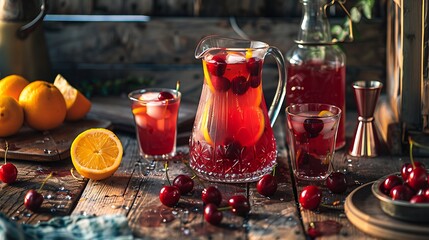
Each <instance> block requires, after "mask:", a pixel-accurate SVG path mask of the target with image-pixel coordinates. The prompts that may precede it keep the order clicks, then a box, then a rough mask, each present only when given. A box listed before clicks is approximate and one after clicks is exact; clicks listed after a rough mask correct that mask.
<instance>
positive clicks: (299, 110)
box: [286, 103, 341, 180]
mask: <svg viewBox="0 0 429 240" xmlns="http://www.w3.org/2000/svg"><path fill="white" fill-rule="evenodd" d="M340 116H341V109H340V108H338V107H336V106H334V105H329V104H321V103H307V104H293V105H290V106H288V107H287V108H286V117H287V123H286V125H287V126H286V127H287V131H288V144H289V152H290V159H291V163H292V170H293V172H294V174H295V176H296V177H297V178H299V179H305V180H323V179H325V178H326V177H327V176H328V175H329V174H330V172H331V171H332V160H333V156H334V151H335V140H336V137H337V131H338V125H339V121H340Z"/></svg>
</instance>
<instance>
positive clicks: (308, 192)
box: [298, 185, 322, 210]
mask: <svg viewBox="0 0 429 240" xmlns="http://www.w3.org/2000/svg"><path fill="white" fill-rule="evenodd" d="M298 200H299V203H300V204H301V206H302V207H303V208H304V209H308V210H314V209H316V208H317V207H319V204H320V201H321V200H322V192H321V191H320V189H319V188H318V187H317V186H314V185H309V186H306V187H305V188H304V189H303V190H302V192H301V193H300V194H299V199H298Z"/></svg>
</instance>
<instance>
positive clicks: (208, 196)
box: [159, 173, 277, 225]
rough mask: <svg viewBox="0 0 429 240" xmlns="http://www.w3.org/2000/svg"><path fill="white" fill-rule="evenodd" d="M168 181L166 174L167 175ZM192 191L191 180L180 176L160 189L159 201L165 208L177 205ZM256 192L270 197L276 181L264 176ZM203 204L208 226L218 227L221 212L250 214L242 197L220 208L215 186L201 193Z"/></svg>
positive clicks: (206, 188)
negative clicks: (181, 198) (183, 196)
mask: <svg viewBox="0 0 429 240" xmlns="http://www.w3.org/2000/svg"><path fill="white" fill-rule="evenodd" d="M167 179H168V173H167ZM193 189H194V181H193V178H191V177H189V176H187V175H184V174H180V175H178V176H177V177H176V178H174V180H173V183H172V185H166V186H164V187H162V188H161V191H160V193H159V200H160V201H161V203H162V204H164V205H165V206H167V207H174V206H175V205H177V204H178V202H179V200H180V196H181V195H186V194H188V193H190V192H192V190H193ZM256 189H257V191H258V192H259V193H260V194H261V195H263V196H267V197H268V196H272V195H274V193H275V192H276V191H277V180H276V178H275V177H274V176H273V175H271V174H267V175H264V176H263V177H262V178H261V179H260V180H259V181H258V183H257V185H256ZM201 199H202V201H203V203H204V219H205V221H207V222H208V223H210V224H213V225H219V224H220V223H221V221H222V218H223V213H222V212H223V211H226V210H230V211H231V212H232V213H234V214H235V215H237V216H241V217H246V216H247V215H248V214H249V212H250V203H249V200H248V199H247V198H246V197H245V196H243V195H234V196H232V197H230V198H229V199H228V206H225V207H221V206H220V205H221V203H222V193H221V192H220V191H219V189H218V188H217V187H215V186H209V187H205V188H204V189H203V190H202V192H201Z"/></svg>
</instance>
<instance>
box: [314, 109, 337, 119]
mask: <svg viewBox="0 0 429 240" xmlns="http://www.w3.org/2000/svg"><path fill="white" fill-rule="evenodd" d="M317 116H318V117H330V116H334V114H333V113H331V112H330V111H328V110H322V111H320V112H319V114H317Z"/></svg>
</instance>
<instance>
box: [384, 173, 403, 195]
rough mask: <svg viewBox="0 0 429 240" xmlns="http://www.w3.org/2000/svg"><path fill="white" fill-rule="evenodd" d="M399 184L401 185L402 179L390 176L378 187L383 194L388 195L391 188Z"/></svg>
mask: <svg viewBox="0 0 429 240" xmlns="http://www.w3.org/2000/svg"><path fill="white" fill-rule="evenodd" d="M401 184H402V179H401V178H400V177H398V176H396V175H390V176H388V177H387V178H386V179H385V180H384V181H383V184H382V185H381V186H380V187H381V189H380V190H381V191H382V192H383V193H384V194H386V195H389V193H390V190H392V188H393V187H395V186H398V185H401Z"/></svg>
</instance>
